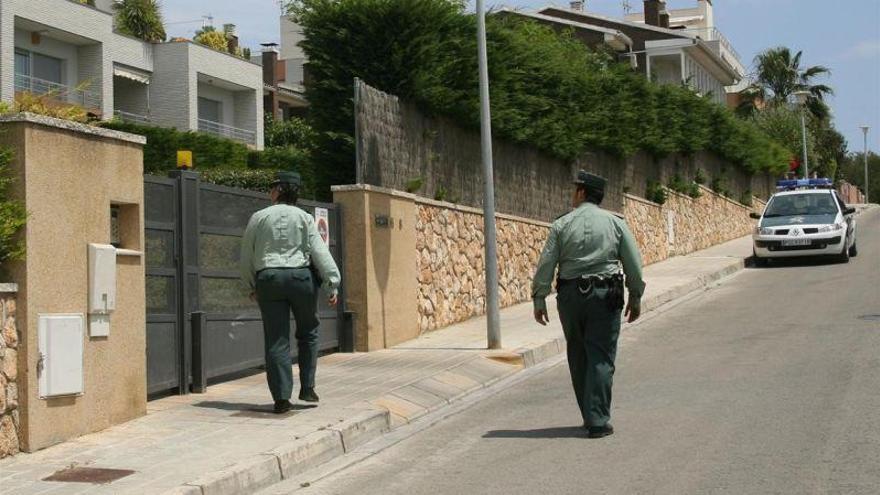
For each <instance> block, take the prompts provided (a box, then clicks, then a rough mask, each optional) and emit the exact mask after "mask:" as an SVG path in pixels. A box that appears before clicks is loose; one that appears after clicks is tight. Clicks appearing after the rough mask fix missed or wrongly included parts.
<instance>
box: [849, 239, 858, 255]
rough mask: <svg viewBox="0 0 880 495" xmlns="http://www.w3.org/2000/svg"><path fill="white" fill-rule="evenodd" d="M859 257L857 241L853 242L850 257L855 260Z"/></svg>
mask: <svg viewBox="0 0 880 495" xmlns="http://www.w3.org/2000/svg"><path fill="white" fill-rule="evenodd" d="M858 255H859V250H858V248H856V241H853V245H852V246H850V247H849V257H850V258H855V257H856V256H858Z"/></svg>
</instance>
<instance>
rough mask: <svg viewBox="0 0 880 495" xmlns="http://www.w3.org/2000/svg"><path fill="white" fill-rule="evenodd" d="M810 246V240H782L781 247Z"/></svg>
mask: <svg viewBox="0 0 880 495" xmlns="http://www.w3.org/2000/svg"><path fill="white" fill-rule="evenodd" d="M810 244H812V241H811V240H810V239H784V240H783V241H782V245H783V246H809V245H810Z"/></svg>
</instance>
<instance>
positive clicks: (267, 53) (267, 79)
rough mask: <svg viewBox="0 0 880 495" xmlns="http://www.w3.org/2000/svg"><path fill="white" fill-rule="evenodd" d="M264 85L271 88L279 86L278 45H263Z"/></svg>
mask: <svg viewBox="0 0 880 495" xmlns="http://www.w3.org/2000/svg"><path fill="white" fill-rule="evenodd" d="M260 46H262V47H263V83H264V84H268V85H269V86H275V85H276V84H278V43H262V44H261V45H260Z"/></svg>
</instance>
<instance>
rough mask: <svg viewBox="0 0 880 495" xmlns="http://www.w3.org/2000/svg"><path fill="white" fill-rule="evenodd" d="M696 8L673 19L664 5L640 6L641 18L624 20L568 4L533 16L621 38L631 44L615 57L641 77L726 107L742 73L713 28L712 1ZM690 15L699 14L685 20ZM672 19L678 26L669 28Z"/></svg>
mask: <svg viewBox="0 0 880 495" xmlns="http://www.w3.org/2000/svg"><path fill="white" fill-rule="evenodd" d="M697 3H698V7H697V8H696V9H688V10H686V11H672V12H674V13H675V15H676V16H677V17H675V18H673V17H672V16H671V13H670V11H667V10H666V2H665V0H645V1H644V4H645V13H642V14H633V15H631V16H628V20H623V19H614V18H610V17H606V16H603V15H599V14H596V13H593V12H590V11H589V10H588V9H587V8H585V6H584V3H583V2H572V3H571V6H570V7H569V8H566V7H546V8H543V9H541V10H539V11H538V14H540V15H541V16H542V18H545V19H546V18H548V17H549V18H555V19H560V20H563V21H565V22H576V23H578V25H579V26H580V29H590V28H591V27H592V28H593V29H596V30H597V31H598V30H600V29H603V30H608V29H611V30H614V31H615V32H620V33H622V34H623V35H625V36H626V37H627V38H629V39H630V40H631V41H632V43H631V45H630V46H629V51H628V52H625V53H620V56H621V57H624V56H626V57H629V58H630V60H631V61H632V62H633V64H634V66H636V67H638V69H639V70H640V71H642V72H643V73H644V74H645V75H646V77H648V78H649V79H651V80H654V81H657V82H660V83H666V84H685V85H688V86H690V87H691V88H693V90H694V91H696V92H697V93H699V94H702V95H706V96H708V97H711V98H712V99H713V100H715V101H716V102H717V103H719V104H721V105H726V104H728V101H729V100H730V98H729V95H731V94H736V93H739V91H741V90H742V89H743V88H744V87H745V86H746V85H747V82H746V81H745V79H746V69H745V67H744V66H743V64H742V62H741V61H740V60H739V56H738V55H737V54H736V52H735V51H734V50H733V47H732V46H731V45H730V43H729V42H728V41H727V39H726V38H724V37H723V35H722V34H721V32H720V31H718V30H717V29H716V28H715V27H714V16H713V14H712V8H711V7H712V3H711V1H710V0H698V2H697ZM587 7H588V6H587ZM694 12H702V13H703V14H702V15H700V16H696V15H694V16H692V15H690V14H692V13H694ZM685 14H687V15H685ZM639 19H640V20H639ZM673 19H675V20H676V22H678V23H679V24H675V25H673V24H672V22H673ZM698 21H699V22H698ZM618 51H619V50H618Z"/></svg>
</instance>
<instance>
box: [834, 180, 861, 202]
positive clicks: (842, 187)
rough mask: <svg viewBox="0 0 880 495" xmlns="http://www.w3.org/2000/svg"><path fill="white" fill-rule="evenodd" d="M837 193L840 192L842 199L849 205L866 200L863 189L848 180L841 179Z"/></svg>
mask: <svg viewBox="0 0 880 495" xmlns="http://www.w3.org/2000/svg"><path fill="white" fill-rule="evenodd" d="M837 194H839V195H840V199H842V200H843V202H844V203H846V204H848V205H850V204H861V203H864V202H865V195H864V194H863V193H862V191H861V190H859V188H858V187H856V186H854V185H853V184H850V183H849V182H847V181H841V183H840V184H838V185H837Z"/></svg>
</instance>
